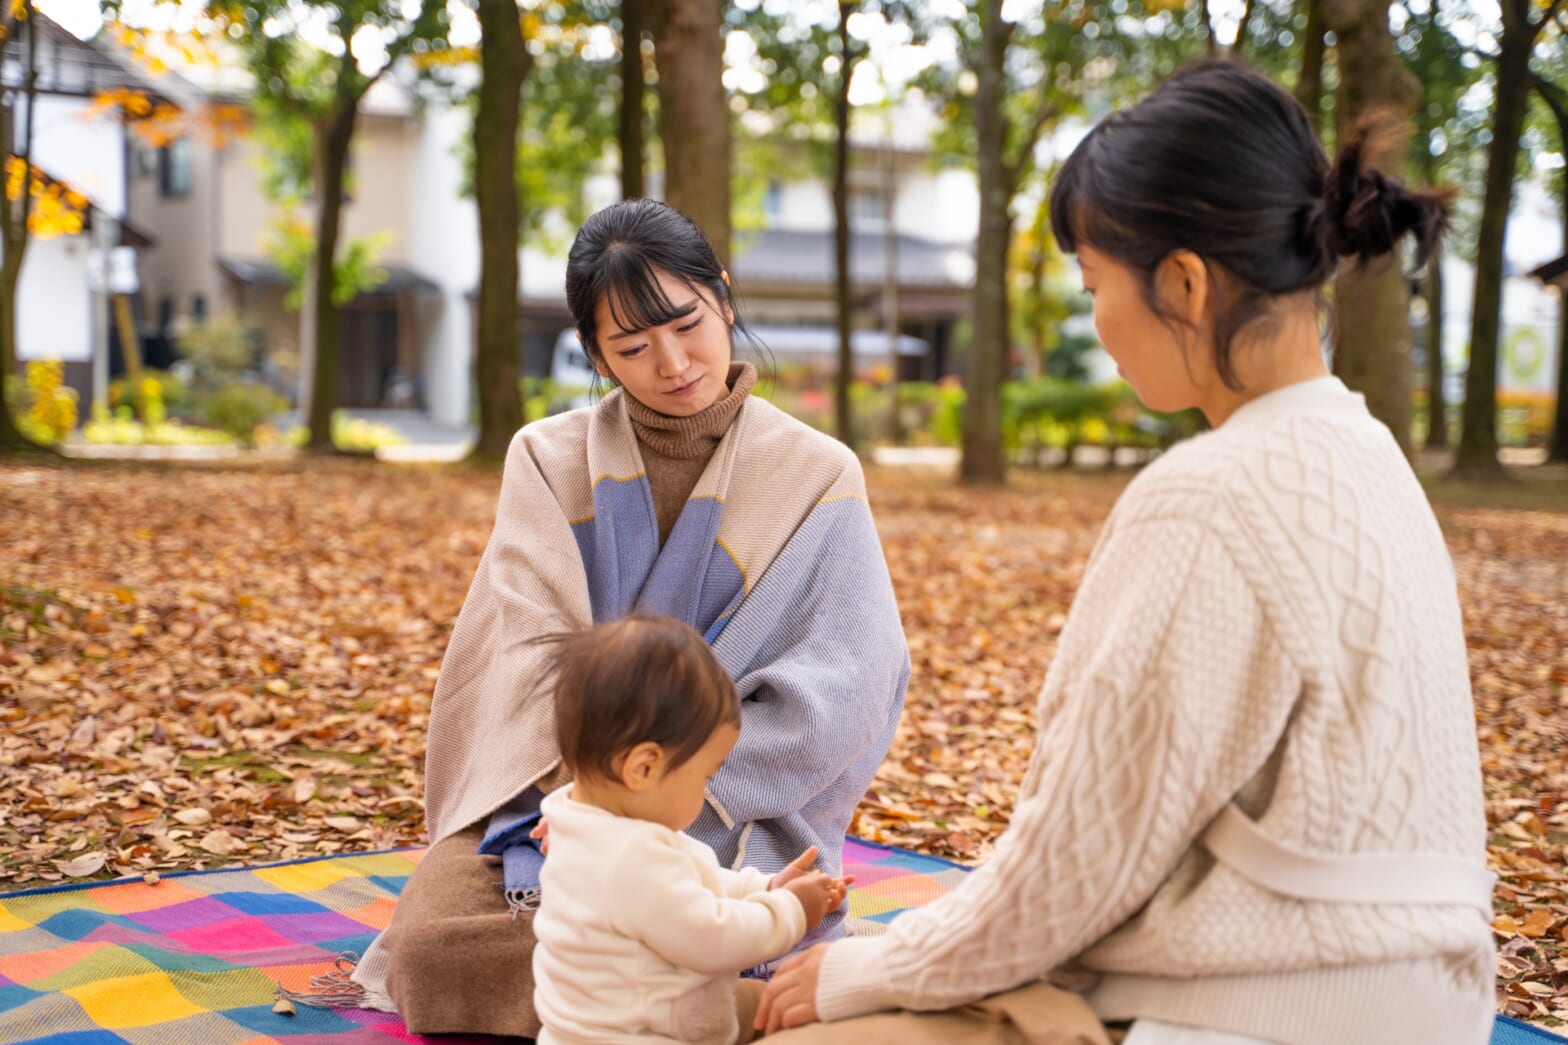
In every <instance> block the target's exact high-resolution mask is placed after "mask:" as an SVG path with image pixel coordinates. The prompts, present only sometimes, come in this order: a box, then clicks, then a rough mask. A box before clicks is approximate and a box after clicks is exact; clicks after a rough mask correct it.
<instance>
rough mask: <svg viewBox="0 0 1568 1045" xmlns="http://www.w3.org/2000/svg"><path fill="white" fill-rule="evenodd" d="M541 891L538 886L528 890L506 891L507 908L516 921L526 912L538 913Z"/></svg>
mask: <svg viewBox="0 0 1568 1045" xmlns="http://www.w3.org/2000/svg"><path fill="white" fill-rule="evenodd" d="M539 893H540V889H539V887H538V886H537V885H535V886H530V887H529V888H527V889H508V890H507V891H506V906H507V909H508V910H510V911H511V912H512V917H513V918H514V919H515V918H516V917H517V916H518V915H519V914H521V913H523V912H524V911H537V910H538V909H539Z"/></svg>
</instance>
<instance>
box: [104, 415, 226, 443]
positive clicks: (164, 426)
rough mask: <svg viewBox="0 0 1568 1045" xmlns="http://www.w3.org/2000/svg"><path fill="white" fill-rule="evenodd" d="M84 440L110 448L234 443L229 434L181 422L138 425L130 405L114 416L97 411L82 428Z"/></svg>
mask: <svg viewBox="0 0 1568 1045" xmlns="http://www.w3.org/2000/svg"><path fill="white" fill-rule="evenodd" d="M82 439H83V440H84V441H85V442H88V443H92V444H95V445H108V446H227V445H228V444H229V443H230V442H231V441H232V440H231V438H230V437H229V435H228V434H227V433H225V432H219V431H216V430H214V429H211V428H197V427H194V426H190V425H184V424H181V423H180V422H179V421H177V420H172V421H171V420H160V421H158V422H156V423H153V422H142V421H138V420H137V419H136V417H135V415H134V414H133V412H132V409H131V407H130V406H129V405H126V406H121V407H119V408H118V409H117V410H116V411H115V412H114V413H112V414H111V413H110V412H109V411H108V410H105V409H96V410H94V411H93V416H92V419H91V420H90V421H88V422H87V424H85V425H83V426H82Z"/></svg>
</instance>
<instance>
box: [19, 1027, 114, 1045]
mask: <svg viewBox="0 0 1568 1045" xmlns="http://www.w3.org/2000/svg"><path fill="white" fill-rule="evenodd" d="M16 1045H131V1042H128V1041H126V1040H125V1039H124V1038H122V1037H120V1036H119V1035H118V1034H114V1033H111V1032H110V1031H106V1030H73V1031H64V1032H62V1033H60V1034H45V1035H44V1036H43V1037H41V1038H26V1039H24V1040H22V1041H18V1042H17V1043H16Z"/></svg>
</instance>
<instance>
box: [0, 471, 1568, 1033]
mask: <svg viewBox="0 0 1568 1045" xmlns="http://www.w3.org/2000/svg"><path fill="white" fill-rule="evenodd" d="M1124 482H1125V477H1124V476H1105V475H1045V476H1041V475H1024V476H1020V477H1019V478H1018V480H1017V482H1016V483H1015V485H1014V487H1013V488H1012V489H1010V490H1008V491H1005V492H1004V491H996V492H983V493H977V492H974V491H967V490H965V491H958V490H954V489H951V488H948V487H946V486H945V485H944V484H943V483H942V482H941V481H939V480H938V479H936V478H934V477H931V476H926V475H921V474H918V473H916V474H909V473H893V472H880V473H873V474H872V476H871V488H872V501H873V505H874V507H875V509H876V511H877V521H878V525H879V527H880V529H881V532H882V536H883V540H884V544H885V546H886V550H887V556H888V561H889V565H890V567H891V569H892V572H893V579H894V584H895V586H896V587H897V589H898V595H899V601H900V604H901V606H902V608H903V613H904V622H905V627H906V630H907V632H908V634H909V640H910V646H911V650H912V653H913V657H914V665H915V672H914V678H913V681H912V683H911V687H910V694H909V704H908V713H907V714H906V715H905V719H904V723H903V725H902V727H901V729H900V731H899V734H898V737H897V739H896V740H895V742H894V746H893V750H892V752H891V754H890V755H889V757H888V760H887V763H886V764H885V765H884V767H883V770H882V772H881V774H880V776H879V777H878V780H877V782H876V785H875V786H874V788H873V789H872V791H871V792H870V794H868V795H867V797H866V800H865V802H864V803H862V806H861V810H860V813H859V814H858V818H857V823H856V825H855V830H856V831H857V832H858V833H860V834H863V835H866V836H869V837H872V838H876V839H879V840H883V841H888V842H894V843H897V844H900V845H907V846H911V847H913V848H916V849H920V850H922V851H925V852H932V853H937V854H940V855H943V856H948V857H954V858H958V859H962V860H966V861H970V862H973V861H978V860H981V859H983V858H984V857H985V855H986V853H987V852H989V850H990V847H991V845H992V843H993V842H994V840H995V838H996V836H997V835H998V834H999V833H1000V832H1001V831H1002V829H1003V828H1004V827H1005V826H1006V823H1007V817H1008V814H1009V812H1010V811H1011V809H1012V805H1013V798H1014V795H1015V794H1016V789H1017V784H1018V781H1019V778H1020V777H1021V775H1022V773H1023V771H1024V767H1025V764H1026V762H1027V759H1028V754H1029V750H1030V745H1031V743H1032V731H1033V722H1034V700H1035V696H1036V694H1037V692H1038V690H1039V686H1040V682H1041V680H1042V678H1043V677H1044V673H1045V668H1046V666H1047V665H1048V663H1049V662H1050V658H1051V654H1052V650H1053V648H1054V645H1055V642H1056V636H1057V634H1058V633H1059V632H1060V630H1061V627H1062V624H1063V622H1064V620H1065V617H1066V612H1067V607H1068V604H1069V602H1070V600H1071V597H1072V593H1073V590H1074V589H1075V588H1076V586H1077V584H1078V581H1079V578H1080V576H1081V574H1082V570H1083V566H1084V562H1085V560H1086V558H1087V556H1088V554H1089V551H1090V549H1091V547H1092V546H1093V542H1094V538H1095V533H1096V531H1097V529H1098V527H1099V525H1100V523H1101V521H1102V520H1103V519H1104V517H1105V515H1106V513H1107V512H1108V511H1109V509H1110V505H1111V503H1112V502H1113V500H1114V499H1115V497H1116V494H1117V492H1118V491H1119V490H1120V489H1121V486H1122V484H1123V483H1124ZM498 486H499V479H498V476H496V475H494V474H490V473H483V472H469V471H463V470H455V469H418V468H391V467H386V466H375V465H370V464H363V463H353V462H331V463H325V464H317V465H312V466H311V467H309V468H308V469H292V468H290V469H278V470H203V469H186V470H177V469H159V468H149V467H129V466H80V465H78V466H66V465H58V466H46V467H37V466H16V465H0V534H3V535H4V536H3V537H0V722H3V724H4V729H5V732H4V736H3V739H0V889H14V888H22V887H24V886H29V885H39V884H45V883H48V882H58V881H63V880H67V879H71V878H94V877H97V878H104V877H113V876H116V875H123V874H145V873H150V872H158V871H167V870H174V869H184V868H193V867H215V866H219V865H222V864H224V863H229V862H234V861H247V862H258V863H259V862H264V861H269V860H279V859H288V858H293V857H298V856H306V855H310V854H315V853H331V852H338V851H343V850H354V849H379V848H387V847H391V846H397V845H410V844H417V843H418V842H420V841H421V830H422V813H421V804H420V794H421V792H420V776H419V768H420V763H421V760H422V758H423V755H424V729H425V723H426V718H427V714H428V710H429V705H430V691H431V687H432V685H433V683H434V680H435V675H436V671H437V668H438V667H439V665H440V659H441V651H442V649H443V648H444V646H445V644H446V639H447V635H448V633H449V631H450V628H451V624H452V621H453V619H454V617H455V616H456V614H457V610H458V608H459V606H460V605H461V603H462V598H463V594H464V591H465V589H466V587H467V584H468V581H469V578H470V577H471V576H472V573H473V569H474V566H475V564H476V563H477V561H478V558H479V554H480V551H481V550H482V549H483V547H484V542H485V538H486V536H487V534H488V531H489V527H490V523H491V519H492V515H491V513H492V512H493V510H494V504H495V498H496V494H497V490H498ZM1438 496H1439V499H1440V501H1441V502H1442V506H1441V507H1440V508H1439V516H1440V518H1441V520H1442V522H1443V526H1444V529H1445V532H1446V533H1447V535H1448V539H1449V546H1450V548H1451V549H1452V551H1453V554H1454V558H1455V562H1456V564H1457V567H1458V571H1459V582H1460V588H1461V593H1462V596H1463V599H1464V603H1465V611H1466V622H1467V629H1468V632H1469V639H1470V658H1471V666H1472V674H1473V678H1474V682H1475V691H1476V709H1477V728H1478V737H1479V742H1480V748H1481V754H1482V760H1483V765H1484V769H1485V774H1486V791H1487V809H1488V813H1489V816H1490V820H1491V825H1492V843H1493V844H1492V857H1493V862H1494V866H1496V868H1497V869H1498V870H1499V871H1500V872H1501V873H1502V875H1503V881H1502V884H1501V885H1500V886H1499V888H1498V892H1497V912H1498V917H1497V920H1496V922H1495V929H1496V933H1497V941H1498V944H1499V947H1500V952H1501V957H1500V960H1499V968H1498V971H1499V989H1500V992H1501V993H1500V997H1499V1003H1500V1005H1501V1006H1504V1007H1505V1008H1506V1010H1507V1011H1509V1012H1510V1013H1512V1014H1514V1015H1520V1016H1524V1017H1527V1018H1533V1019H1536V1020H1538V1021H1542V1022H1547V1023H1551V1022H1554V1021H1553V1020H1552V1017H1553V1015H1554V1014H1555V1015H1556V1016H1557V1017H1560V1018H1563V1019H1568V874H1565V871H1564V868H1565V866H1568V767H1565V752H1568V654H1565V653H1564V650H1565V648H1568V481H1562V482H1555V483H1549V484H1540V483H1537V484H1535V485H1533V486H1531V487H1529V490H1528V493H1527V495H1525V496H1520V494H1519V492H1518V491H1517V490H1516V491H1512V492H1507V493H1505V494H1503V495H1491V494H1484V495H1482V496H1483V497H1486V498H1489V499H1493V500H1502V501H1506V502H1508V503H1511V504H1518V505H1522V507H1517V506H1516V507H1508V508H1499V507H1489V508H1481V507H1474V506H1473V505H1474V503H1476V500H1477V494H1476V492H1475V491H1472V490H1439V491H1438Z"/></svg>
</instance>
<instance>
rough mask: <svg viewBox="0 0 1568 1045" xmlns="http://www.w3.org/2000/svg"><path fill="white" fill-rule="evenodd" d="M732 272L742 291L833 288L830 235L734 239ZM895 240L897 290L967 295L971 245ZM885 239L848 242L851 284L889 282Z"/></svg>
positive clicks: (857, 236)
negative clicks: (784, 286) (751, 288)
mask: <svg viewBox="0 0 1568 1045" xmlns="http://www.w3.org/2000/svg"><path fill="white" fill-rule="evenodd" d="M735 239H736V243H737V246H738V248H739V249H738V250H737V251H736V252H735V259H734V262H733V266H732V267H733V268H734V270H735V278H736V279H737V280H738V281H739V282H740V285H741V286H742V287H747V286H755V285H757V284H759V283H775V284H777V283H793V284H799V285H802V286H816V287H829V286H831V285H832V284H833V233H832V232H831V231H823V232H815V231H798V230H793V229H765V230H763V231H761V232H757V233H740V234H738V235H737V236H736V237H735ZM895 239H896V243H897V246H896V251H897V259H896V260H897V267H898V283H899V286H900V287H901V288H905V287H922V288H929V289H932V290H954V291H967V290H968V289H969V288H970V287H972V286H973V285H974V274H975V261H974V251H973V248H972V246H970V245H969V244H957V243H939V242H936V241H934V240H928V239H921V238H920V237H917V236H907V235H899V236H897V237H895ZM886 252H887V237H886V236H884V235H883V234H882V233H880V232H856V233H852V234H851V235H850V237H849V273H850V282H851V283H853V284H858V285H860V286H862V287H864V286H868V285H869V286H880V285H881V284H882V283H883V282H884V281H885V280H886V278H887V261H886V258H887V253H886Z"/></svg>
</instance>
